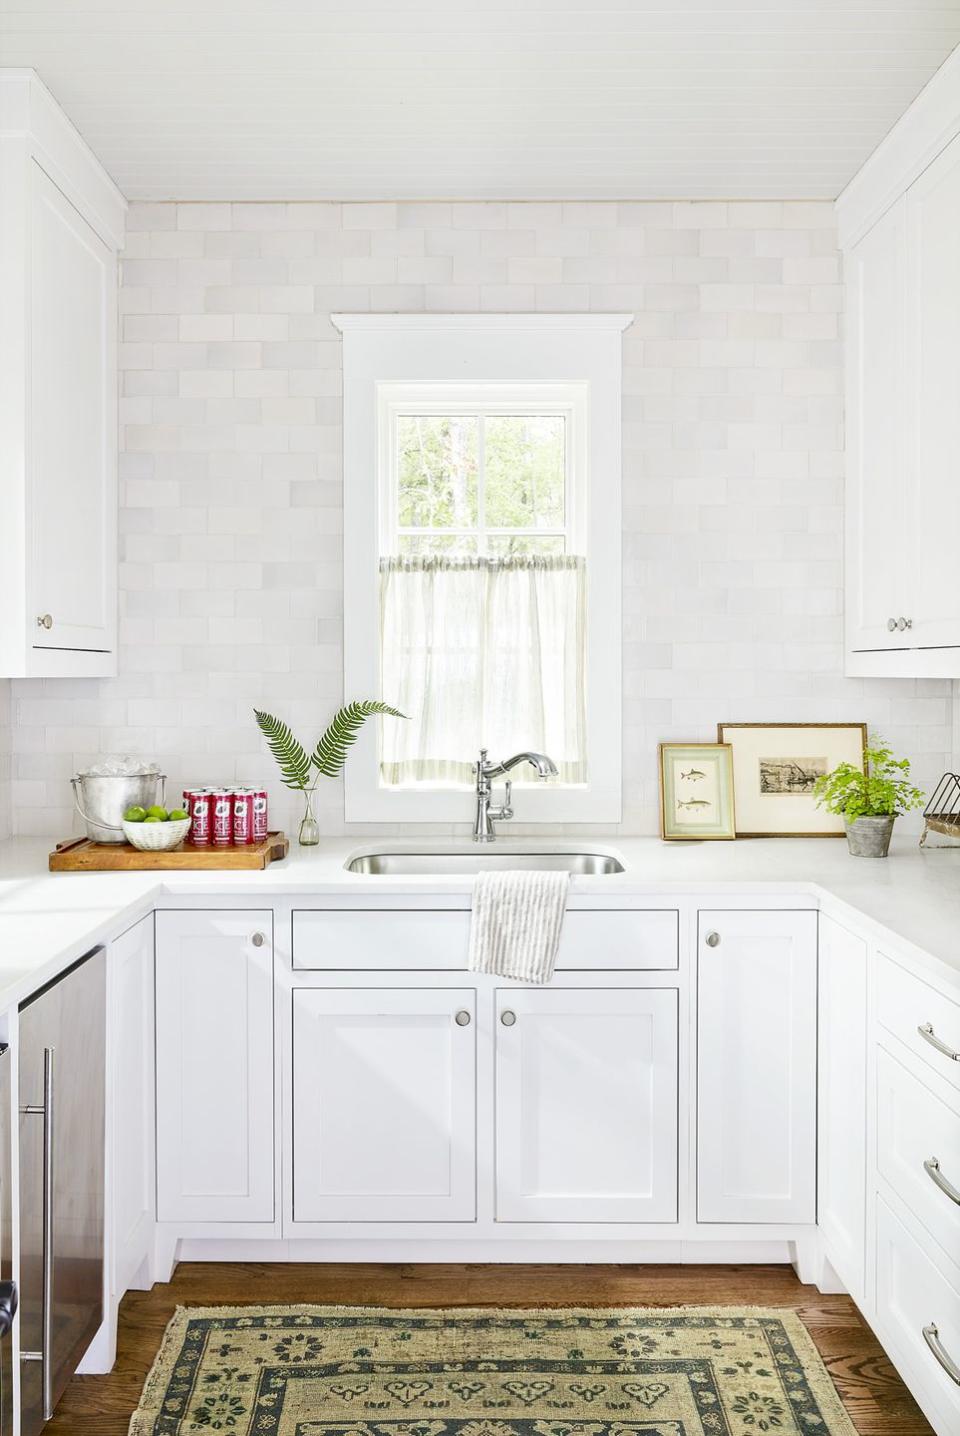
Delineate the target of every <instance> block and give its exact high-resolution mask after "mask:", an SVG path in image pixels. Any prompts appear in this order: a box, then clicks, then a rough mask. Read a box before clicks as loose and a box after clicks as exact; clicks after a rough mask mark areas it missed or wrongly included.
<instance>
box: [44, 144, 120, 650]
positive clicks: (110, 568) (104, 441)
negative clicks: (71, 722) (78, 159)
mask: <svg viewBox="0 0 960 1436" xmlns="http://www.w3.org/2000/svg"><path fill="white" fill-rule="evenodd" d="M32 181H33V182H32V196H31V208H30V265H31V269H30V306H31V316H30V386H29V401H28V402H29V406H30V421H29V426H30V453H29V464H30V482H29V484H28V488H27V494H28V504H29V509H30V516H29V523H28V530H29V533H30V547H31V553H30V558H29V591H30V594H31V599H32V606H33V612H32V613H30V612H28V614H27V625H28V629H29V632H30V638H29V641H30V642H31V643H32V644H33V646H34V647H35V648H46V649H84V650H96V651H101V652H110V651H112V650H113V649H114V648H115V646H116V562H117V560H116V530H117V486H116V442H117V393H116V382H117V376H116V323H117V321H116V308H117V301H116V290H117V263H116V257H115V256H114V254H113V252H112V251H111V250H110V249H109V248H108V247H107V245H105V244H104V242H103V240H102V239H100V237H99V235H97V234H96V233H95V232H94V231H93V230H92V229H91V228H90V226H89V225H88V224H87V223H86V221H85V220H84V219H82V218H81V216H80V214H79V213H78V212H77V210H75V209H74V207H73V205H72V204H70V203H69V201H68V200H66V199H65V198H64V196H63V195H62V194H61V192H60V190H59V189H58V188H57V186H56V185H55V184H54V183H53V181H52V180H51V179H50V178H49V177H48V176H47V174H46V173H45V172H44V171H43V170H42V169H41V168H40V166H39V165H37V164H36V163H34V164H33V165H32ZM41 618H42V619H43V623H42V624H41V623H39V622H38V619H41Z"/></svg>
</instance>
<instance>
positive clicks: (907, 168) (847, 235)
mask: <svg viewBox="0 0 960 1436" xmlns="http://www.w3.org/2000/svg"><path fill="white" fill-rule="evenodd" d="M958 134H960V46H958V47H957V49H955V50H954V51H953V52H952V53H951V54H950V55H948V56H947V58H946V60H944V62H943V64H942V65H941V66H940V68H939V70H938V71H937V72H936V74H935V75H934V76H933V77H932V79H931V80H930V81H929V82H928V83H927V84H926V85H925V86H924V88H923V89H922V90H921V91H920V93H919V95H918V96H917V98H916V99H915V100H914V102H913V104H912V105H911V106H910V108H909V109H908V110H905V111H904V113H903V114H902V115H901V116H900V118H899V120H898V121H897V123H896V124H895V125H894V127H893V129H892V130H890V132H889V133H888V134H887V136H886V137H885V138H884V139H883V140H881V142H880V144H879V145H878V146H877V148H876V149H875V150H874V152H873V154H872V155H871V156H870V158H869V159H868V160H867V162H866V164H864V165H863V167H862V168H861V169H859V170H858V171H857V173H856V174H855V175H854V177H853V179H852V180H851V181H850V183H849V184H848V185H847V187H846V189H844V190H843V192H842V193H841V194H840V196H839V198H838V199H837V202H836V211H837V227H838V230H839V239H840V248H841V249H849V248H850V247H851V245H854V244H856V243H857V241H858V240H860V239H862V238H863V236H864V235H865V234H866V233H867V231H868V230H869V229H871V228H872V227H873V225H875V224H876V222H877V220H878V219H880V218H881V216H882V215H883V214H885V213H886V211H887V210H888V209H889V208H890V206H891V205H892V204H893V203H894V202H895V201H896V200H897V199H899V198H900V196H901V195H902V194H903V193H904V191H905V190H907V189H909V187H910V185H911V184H913V182H914V180H915V179H916V178H917V177H918V176H919V175H921V174H922V173H923V171H924V170H925V169H926V168H927V166H928V165H930V164H932V163H933V161H934V160H935V159H936V157H937V155H938V154H940V152H941V151H942V150H944V149H946V147H947V145H948V144H949V143H950V141H951V140H952V139H955V138H956V136H957V135H958Z"/></svg>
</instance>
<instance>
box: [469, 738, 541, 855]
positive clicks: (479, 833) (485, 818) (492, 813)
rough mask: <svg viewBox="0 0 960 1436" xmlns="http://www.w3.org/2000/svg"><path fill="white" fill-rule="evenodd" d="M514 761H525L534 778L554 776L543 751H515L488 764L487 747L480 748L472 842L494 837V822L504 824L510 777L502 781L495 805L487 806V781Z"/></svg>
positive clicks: (509, 813)
mask: <svg viewBox="0 0 960 1436" xmlns="http://www.w3.org/2000/svg"><path fill="white" fill-rule="evenodd" d="M518 763H529V764H530V766H531V767H532V768H536V770H537V777H538V778H539V779H540V780H541V781H544V780H545V779H547V778H555V777H556V776H557V765H556V763H555V762H554V761H553V759H552V758H548V757H547V755H546V753H515V754H514V755H513V757H512V758H505V759H504V760H503V762H502V763H488V762H487V750H486V748H481V749H480V759H479V762H477V763H476V764H475V765H474V771H475V773H476V775H477V816H476V821H475V822H474V825H473V841H474V842H475V843H492V842H493V841H494V839H495V838H496V836H497V835H496V833H495V832H494V828H493V825H494V822H497V823H506V822H508V821H509V820H510V819H511V818H512V817H513V809H512V808H511V806H510V795H511V793H512V792H513V784H512V783H511V781H510V779H509V778H508V779H507V780H506V782H505V784H504V789H505V792H504V802H503V806H502V807H499V808H491V806H490V780H491V779H492V778H499V777H500V776H501V775H502V774H504V773H509V772H510V770H511V768H515V767H516V766H517V764H518Z"/></svg>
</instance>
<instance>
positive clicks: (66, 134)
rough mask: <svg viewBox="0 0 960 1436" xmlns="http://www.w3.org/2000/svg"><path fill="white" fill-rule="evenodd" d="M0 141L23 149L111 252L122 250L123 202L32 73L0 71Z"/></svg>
mask: <svg viewBox="0 0 960 1436" xmlns="http://www.w3.org/2000/svg"><path fill="white" fill-rule="evenodd" d="M0 138H2V139H3V140H4V141H9V142H12V143H16V144H19V145H21V146H25V147H26V150H27V151H29V153H30V154H31V155H32V157H33V158H34V159H35V160H36V162H37V163H38V164H39V165H40V166H41V168H42V169H44V170H45V171H46V173H47V174H48V175H49V176H50V178H51V179H52V180H53V182H54V184H55V185H56V186H57V188H58V189H59V190H61V191H62V193H63V194H64V195H65V196H66V197H67V199H68V200H69V201H70V203H71V204H72V205H73V207H74V209H76V210H78V211H79V212H80V214H82V215H83V217H84V219H85V220H86V221H87V223H88V224H89V225H90V227H91V228H92V229H94V230H96V232H97V233H98V234H99V235H100V237H101V238H102V239H103V240H105V241H106V243H108V244H109V245H110V246H111V248H113V249H115V250H120V249H122V248H123V241H124V228H125V223H126V213H127V200H126V198H125V197H124V195H122V194H121V192H120V190H119V189H118V188H117V186H116V185H115V184H114V182H113V180H112V179H111V178H110V176H109V175H108V174H107V172H106V170H105V169H104V168H103V165H102V164H101V163H100V161H99V160H98V159H97V156H96V155H95V154H94V152H93V150H92V149H91V148H90V146H89V145H88V144H87V142H86V140H85V139H84V138H83V136H82V135H81V134H80V133H79V131H78V130H77V129H76V127H75V126H74V125H73V124H71V122H70V120H69V119H68V118H67V116H66V115H65V114H64V112H63V110H62V109H61V108H60V106H59V105H58V104H57V102H56V100H55V99H54V98H53V96H52V95H51V93H50V91H49V90H48V89H47V87H46V85H45V84H44V83H43V81H42V80H41V79H40V77H39V75H37V74H36V72H35V71H34V70H26V69H17V70H13V69H0Z"/></svg>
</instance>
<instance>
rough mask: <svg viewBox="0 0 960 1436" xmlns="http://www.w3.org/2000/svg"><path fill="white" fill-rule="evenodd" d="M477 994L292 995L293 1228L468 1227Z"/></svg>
mask: <svg viewBox="0 0 960 1436" xmlns="http://www.w3.org/2000/svg"><path fill="white" fill-rule="evenodd" d="M475 1009H476V993H475V992H474V991H473V990H472V989H468V988H463V989H452V988H443V989H430V988H387V989H383V988H298V989H296V990H295V991H294V994H293V1104H292V1106H293V1220H294V1221H295V1222H343V1221H352V1222H418V1221H423V1222H443V1221H448V1222H469V1221H473V1220H474V1219H475V1217H476V1115H475V1107H476V1041H475V1036H474V1034H475V1032H476V1023H475Z"/></svg>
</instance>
